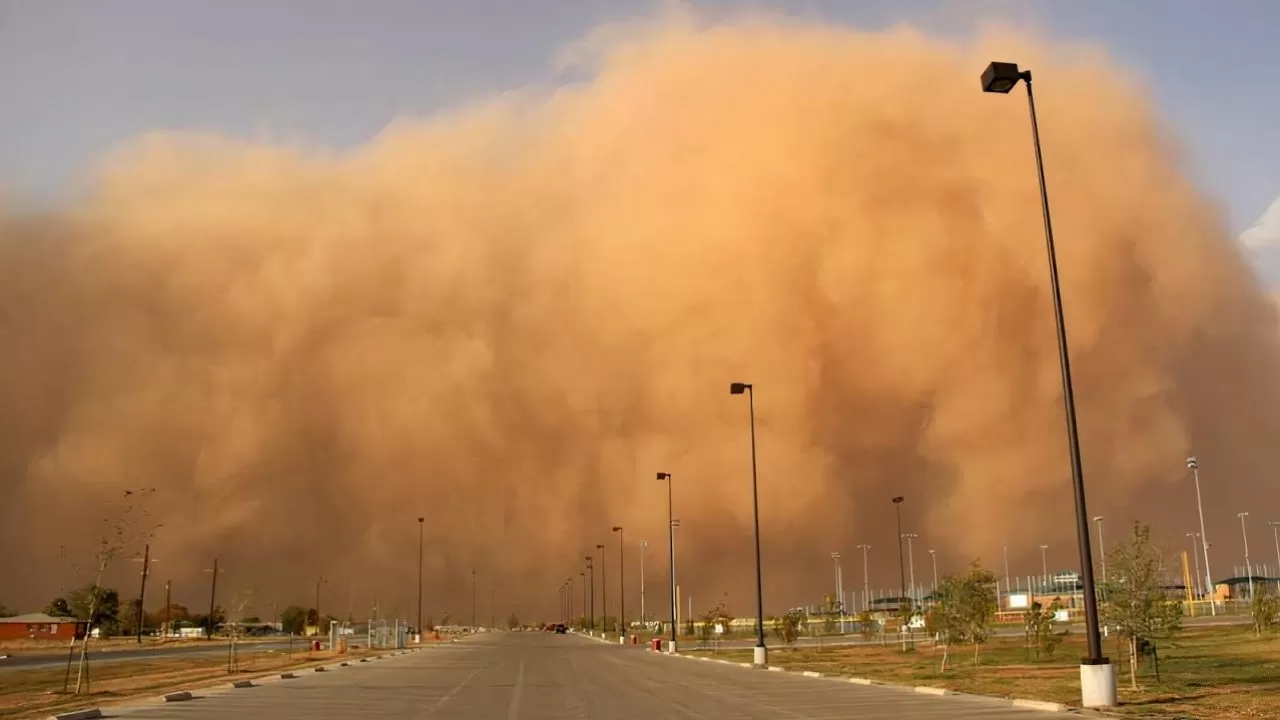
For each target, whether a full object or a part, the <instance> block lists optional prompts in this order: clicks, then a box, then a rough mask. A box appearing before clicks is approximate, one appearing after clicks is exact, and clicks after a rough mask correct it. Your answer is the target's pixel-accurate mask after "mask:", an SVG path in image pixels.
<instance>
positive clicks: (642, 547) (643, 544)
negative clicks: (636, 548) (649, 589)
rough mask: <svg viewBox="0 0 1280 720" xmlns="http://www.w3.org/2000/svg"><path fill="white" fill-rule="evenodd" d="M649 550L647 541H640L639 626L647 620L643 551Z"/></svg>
mask: <svg viewBox="0 0 1280 720" xmlns="http://www.w3.org/2000/svg"><path fill="white" fill-rule="evenodd" d="M648 549H649V541H648V540H641V541H640V624H641V625H644V623H645V620H646V619H647V618H646V616H645V614H644V551H645V550H648Z"/></svg>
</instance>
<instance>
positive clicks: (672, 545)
mask: <svg viewBox="0 0 1280 720" xmlns="http://www.w3.org/2000/svg"><path fill="white" fill-rule="evenodd" d="M658 479H659V480H666V481H667V550H668V551H669V552H670V554H671V557H670V558H669V560H668V562H667V565H668V567H669V568H670V570H671V640H670V641H669V644H668V645H667V652H671V653H674V652H675V651H676V602H677V600H676V518H675V515H673V514H672V509H673V507H674V506H673V505H672V501H671V497H672V495H673V494H674V490H672V488H671V483H672V480H671V473H666V472H660V473H658Z"/></svg>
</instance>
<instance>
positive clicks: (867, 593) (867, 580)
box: [858, 543, 871, 612]
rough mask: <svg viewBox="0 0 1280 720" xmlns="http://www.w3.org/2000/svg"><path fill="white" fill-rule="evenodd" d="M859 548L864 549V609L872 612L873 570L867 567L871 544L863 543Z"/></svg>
mask: <svg viewBox="0 0 1280 720" xmlns="http://www.w3.org/2000/svg"><path fill="white" fill-rule="evenodd" d="M858 549H859V550H861V551H862V609H863V610H865V611H867V612H871V571H870V570H868V569H867V568H868V565H867V551H868V550H870V549H871V546H870V545H867V544H865V543H863V544H862V545H859V546H858Z"/></svg>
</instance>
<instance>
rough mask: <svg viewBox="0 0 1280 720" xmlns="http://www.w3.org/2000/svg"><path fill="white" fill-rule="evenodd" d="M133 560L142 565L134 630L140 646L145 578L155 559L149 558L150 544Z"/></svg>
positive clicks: (145, 589) (145, 600)
mask: <svg viewBox="0 0 1280 720" xmlns="http://www.w3.org/2000/svg"><path fill="white" fill-rule="evenodd" d="M133 560H134V562H141V563H142V586H141V587H140V588H139V589H138V617H137V618H136V623H137V627H135V628H134V629H135V630H136V631H137V635H138V644H139V645H141V644H142V625H143V623H144V622H145V621H146V619H147V613H146V611H145V610H143V607H144V606H145V605H146V602H147V576H149V575H150V574H151V563H153V562H156V559H155V558H153V557H151V543H147V546H146V548H145V549H144V550H143V551H142V557H141V558H134V559H133Z"/></svg>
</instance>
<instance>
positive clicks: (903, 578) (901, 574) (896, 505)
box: [893, 495, 907, 596]
mask: <svg viewBox="0 0 1280 720" xmlns="http://www.w3.org/2000/svg"><path fill="white" fill-rule="evenodd" d="M904 500H906V498H905V497H903V496H902V495H899V496H897V497H895V498H894V499H893V510H894V513H895V514H896V515H897V518H898V592H900V593H902V595H903V596H905V595H906V593H907V562H906V559H905V558H903V557H902V537H903V536H902V503H903V501H904Z"/></svg>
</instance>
